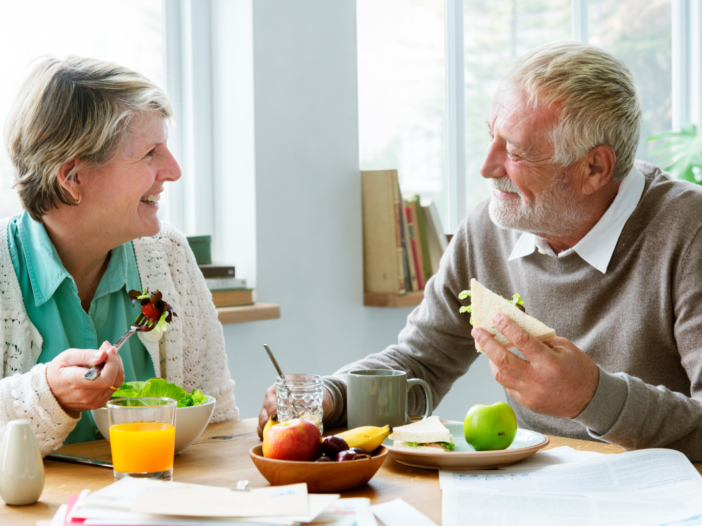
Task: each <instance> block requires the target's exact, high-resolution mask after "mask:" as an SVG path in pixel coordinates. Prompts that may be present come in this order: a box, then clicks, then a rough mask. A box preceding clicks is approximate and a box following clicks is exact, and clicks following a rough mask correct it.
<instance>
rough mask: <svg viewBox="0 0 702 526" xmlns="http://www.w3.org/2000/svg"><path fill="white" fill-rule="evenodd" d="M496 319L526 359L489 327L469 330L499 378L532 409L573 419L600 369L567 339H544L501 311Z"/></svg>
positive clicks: (593, 387) (584, 404)
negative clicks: (501, 342)
mask: <svg viewBox="0 0 702 526" xmlns="http://www.w3.org/2000/svg"><path fill="white" fill-rule="evenodd" d="M492 321H493V323H494V324H495V327H497V328H498V329H499V331H500V332H501V333H502V334H504V335H505V336H506V337H507V339H508V340H509V341H511V342H512V343H513V344H514V346H515V347H516V348H517V349H519V350H520V351H521V353H522V354H523V355H524V357H525V358H526V360H524V359H522V358H520V357H519V356H517V355H516V354H514V353H512V352H510V351H508V350H507V349H505V348H504V347H503V346H502V345H500V344H499V343H497V341H496V340H495V339H494V338H493V337H492V335H491V334H490V333H489V332H488V331H486V330H485V329H481V328H479V327H476V328H474V329H473V331H472V332H471V334H472V335H473V338H475V340H476V341H477V342H478V343H479V344H480V347H482V349H483V352H484V353H485V355H487V357H488V359H489V360H490V369H492V374H493V376H494V377H495V380H497V381H498V382H499V383H500V384H502V385H503V386H504V388H505V389H506V390H507V393H508V394H509V395H510V396H511V397H512V398H514V399H515V400H516V401H517V402H519V404H520V405H522V406H524V407H526V408H527V409H529V410H531V411H534V412H536V413H542V414H544V415H549V416H557V417H562V418H575V417H576V416H578V415H579V414H580V413H581V412H582V411H583V410H584V409H585V408H586V407H587V406H588V404H589V403H590V401H591V400H592V398H593V397H594V396H595V391H597V384H598V382H599V379H600V370H599V369H598V368H597V365H596V364H595V362H593V361H592V360H591V359H590V358H588V356H587V355H586V354H585V353H584V352H582V351H581V350H580V349H578V348H577V347H576V346H575V345H573V344H572V343H571V342H570V341H568V340H566V339H565V338H558V337H557V338H555V339H553V340H550V341H548V342H540V341H539V340H537V339H536V338H534V337H533V336H531V335H530V334H528V333H527V332H526V331H524V330H523V329H522V328H521V327H520V326H519V325H517V324H516V323H515V322H514V321H512V320H511V319H510V318H509V317H508V316H505V315H503V314H499V313H498V314H495V317H494V318H493V320H492Z"/></svg>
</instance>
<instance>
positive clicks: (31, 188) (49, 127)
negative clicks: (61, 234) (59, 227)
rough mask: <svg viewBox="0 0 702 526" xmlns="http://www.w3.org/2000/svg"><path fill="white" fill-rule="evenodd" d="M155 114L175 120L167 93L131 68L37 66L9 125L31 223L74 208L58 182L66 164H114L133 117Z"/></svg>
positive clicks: (85, 63)
mask: <svg viewBox="0 0 702 526" xmlns="http://www.w3.org/2000/svg"><path fill="white" fill-rule="evenodd" d="M149 112H156V113H159V114H160V115H162V116H163V117H164V118H166V119H170V118H171V116H172V115H173V110H172V108H171V103H170V102H169V101H168V97H167V96H166V94H165V93H164V92H163V91H162V90H161V89H160V88H159V87H158V86H156V85H155V84H154V83H153V82H151V81H150V80H148V79H147V78H146V77H144V76H143V75H140V74H139V73H136V72H134V71H132V70H130V69H127V68H125V67H122V66H119V65H117V64H113V63H111V62H104V61H101V60H96V59H91V58H81V57H68V58H67V59H66V60H59V59H57V58H53V57H52V58H47V59H43V60H41V61H40V62H39V63H38V64H36V66H35V67H34V68H33V70H32V71H31V72H30V74H29V76H28V78H27V79H26V81H25V82H24V84H23V86H22V88H21V89H20V93H19V96H18V97H17V100H16V102H15V105H14V107H13V109H12V111H11V113H10V116H9V117H8V119H7V123H6V125H5V144H6V146H7V150H8V152H9V154H10V159H11V160H12V164H13V165H14V167H15V170H16V173H15V187H16V188H17V190H18V192H19V195H20V199H21V200H22V205H23V206H24V208H25V209H26V210H27V211H28V212H29V214H30V215H31V216H32V218H33V219H35V220H36V221H41V217H42V216H43V215H44V214H46V213H47V212H48V211H49V209H50V208H52V207H56V205H57V202H62V203H65V204H67V205H73V204H75V203H74V201H73V200H72V199H69V198H68V197H67V196H66V195H65V193H64V191H63V188H62V187H61V185H60V184H59V181H58V172H59V169H60V168H61V167H62V166H63V165H64V164H65V163H67V162H69V161H71V160H74V159H77V160H79V161H80V162H81V163H87V164H91V165H101V164H103V163H105V162H107V161H109V160H110V159H111V157H112V155H113V154H114V153H115V152H116V151H117V149H118V148H119V146H120V145H121V144H122V141H123V140H124V138H125V137H126V136H127V135H128V133H129V125H130V123H131V121H132V119H134V117H136V116H137V115H140V114H144V113H149ZM74 173H75V169H74V170H73V171H72V172H71V174H69V177H72V176H73V175H74ZM69 197H70V196H69Z"/></svg>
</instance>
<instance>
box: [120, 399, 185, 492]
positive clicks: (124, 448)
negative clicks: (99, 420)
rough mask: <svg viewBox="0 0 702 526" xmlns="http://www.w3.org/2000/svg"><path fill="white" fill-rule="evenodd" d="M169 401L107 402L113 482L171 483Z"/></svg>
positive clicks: (173, 407) (172, 414)
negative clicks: (144, 480) (124, 479)
mask: <svg viewBox="0 0 702 526" xmlns="http://www.w3.org/2000/svg"><path fill="white" fill-rule="evenodd" d="M177 405H178V404H177V402H176V401H175V400H173V399H172V398H152V397H148V398H120V399H118V400H110V401H109V402H107V417H108V422H109V425H110V447H111V448H112V466H113V468H114V473H115V479H116V480H119V479H122V478H124V477H138V478H151V479H160V480H173V452H174V449H175V413H176V407H177Z"/></svg>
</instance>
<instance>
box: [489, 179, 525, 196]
mask: <svg viewBox="0 0 702 526" xmlns="http://www.w3.org/2000/svg"><path fill="white" fill-rule="evenodd" d="M490 182H491V183H492V187H493V188H494V189H495V190H500V191H501V192H511V193H514V194H518V195H519V196H521V195H522V192H520V191H519V188H517V185H516V184H514V183H513V182H512V180H511V179H510V178H509V177H507V176H505V177H501V178H500V179H491V180H490Z"/></svg>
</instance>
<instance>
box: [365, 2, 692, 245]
mask: <svg viewBox="0 0 702 526" xmlns="http://www.w3.org/2000/svg"><path fill="white" fill-rule="evenodd" d="M357 5H358V8H357V9H358V19H357V24H358V46H359V49H358V63H359V64H358V71H359V75H358V81H359V130H360V165H361V169H376V168H397V169H398V170H399V175H400V183H401V185H402V189H403V191H412V192H419V193H421V194H422V195H425V196H428V197H432V198H434V200H435V201H436V202H437V204H438V208H439V212H440V214H441V216H442V221H443V223H444V227H445V230H446V231H447V232H453V231H454V229H455V227H456V226H457V225H458V222H459V221H460V220H462V219H463V217H464V215H465V214H464V211H466V210H469V209H470V208H471V207H472V206H474V205H475V204H476V203H477V202H478V201H480V200H481V199H482V198H484V197H485V196H487V195H489V185H488V184H487V182H486V181H485V180H484V179H483V178H482V177H481V176H480V173H479V169H480V165H481V163H482V160H483V157H484V155H485V150H486V148H487V144H488V141H487V133H486V126H485V118H486V117H487V115H488V113H489V109H490V104H491V101H492V96H493V93H494V90H495V88H496V86H497V83H498V82H499V80H500V79H501V78H502V77H503V76H504V75H505V73H506V72H507V70H508V68H509V66H510V65H511V63H512V61H513V60H514V59H515V58H516V57H518V56H520V55H521V54H523V53H524V52H526V51H528V50H529V49H532V48H534V47H536V46H539V45H542V44H545V43H548V42H554V41H558V40H568V39H578V40H586V41H589V42H590V43H592V44H594V45H596V46H600V47H602V48H603V49H606V50H607V51H610V52H611V53H613V54H614V55H615V56H616V57H618V58H619V59H620V60H622V61H623V62H624V63H625V64H626V65H627V66H628V67H629V69H630V70H631V71H632V73H633V75H634V81H635V84H636V88H637V91H638V93H639V96H640V98H641V106H642V111H643V125H642V129H641V142H640V146H639V150H638V152H637V158H639V159H645V160H649V161H654V162H655V161H656V159H654V158H651V156H650V153H649V152H650V145H649V144H647V143H646V138H647V137H648V136H650V135H652V134H654V133H659V132H662V131H667V130H670V129H671V128H672V127H673V126H679V125H680V124H685V123H687V122H690V121H692V122H695V119H694V118H692V114H693V113H694V114H697V113H700V114H702V112H700V110H699V108H700V107H701V104H700V101H699V89H698V86H699V85H700V84H702V81H700V78H699V77H700V75H701V73H700V71H699V70H700V69H701V68H700V67H699V65H697V66H696V65H695V64H696V62H695V61H696V60H697V61H698V60H699V59H698V54H695V53H698V51H696V50H697V48H698V47H699V37H698V34H699V29H700V27H699V26H700V25H702V21H701V20H700V19H701V18H702V14H701V13H700V11H701V10H700V8H699V7H698V6H697V5H696V4H695V0H646V1H643V0H628V1H626V2H622V1H620V0H494V1H491V2H484V1H480V0H392V1H390V0H388V1H384V2H375V1H374V0H358V4H357ZM676 24H677V25H676ZM676 27H677V28H678V29H675V28H676ZM447 28H448V29H447ZM676 32H677V34H676ZM457 34H458V36H457ZM676 38H677V40H676ZM440 39H443V40H442V41H441V42H440V41H439V40H440ZM675 42H679V44H678V45H677V48H676V46H675V45H674V43H675ZM676 49H678V51H677V52H676ZM676 53H677V55H676ZM676 57H677V58H676ZM676 60H677V62H676ZM676 64H677V66H676ZM676 67H677V70H676ZM441 68H443V71H442V70H441ZM676 85H677V86H678V89H677V91H676V89H675V86H676ZM457 91H460V95H461V96H458V97H457V96H456V95H455V93H456V92H457ZM446 93H449V95H448V96H447V95H446ZM683 99H684V100H683ZM676 108H678V109H677V110H676ZM456 113H460V114H462V115H463V116H464V118H463V119H459V122H457V123H454V122H453V121H452V120H451V119H447V117H446V116H447V115H448V116H451V115H454V114H456ZM697 124H698V125H699V124H700V123H697ZM447 167H448V168H447ZM455 181H458V182H455ZM464 182H465V184H464ZM451 211H453V212H451ZM456 211H458V213H456Z"/></svg>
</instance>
